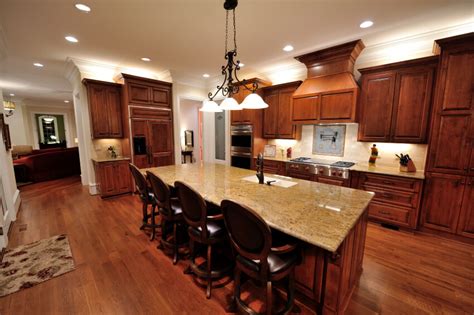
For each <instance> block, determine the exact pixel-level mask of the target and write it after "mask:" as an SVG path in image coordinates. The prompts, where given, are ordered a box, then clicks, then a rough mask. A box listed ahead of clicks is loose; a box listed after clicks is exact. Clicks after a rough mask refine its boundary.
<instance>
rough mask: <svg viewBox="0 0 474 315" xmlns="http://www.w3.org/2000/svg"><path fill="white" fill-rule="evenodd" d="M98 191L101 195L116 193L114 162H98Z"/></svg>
mask: <svg viewBox="0 0 474 315" xmlns="http://www.w3.org/2000/svg"><path fill="white" fill-rule="evenodd" d="M99 167H100V173H101V178H100V193H101V195H102V196H111V195H114V194H116V193H117V185H116V176H117V173H116V169H115V163H113V162H111V163H101V164H100V166H99Z"/></svg>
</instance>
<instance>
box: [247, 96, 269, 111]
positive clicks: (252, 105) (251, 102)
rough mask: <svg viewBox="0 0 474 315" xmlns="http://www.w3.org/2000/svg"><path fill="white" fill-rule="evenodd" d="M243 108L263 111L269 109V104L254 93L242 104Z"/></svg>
mask: <svg viewBox="0 0 474 315" xmlns="http://www.w3.org/2000/svg"><path fill="white" fill-rule="evenodd" d="M241 107H243V108H246V109H262V108H267V107H268V104H267V103H265V102H264V101H263V99H262V98H261V97H260V95H258V94H256V93H252V94H249V95H247V97H246V98H245V99H244V101H243V102H242V105H241Z"/></svg>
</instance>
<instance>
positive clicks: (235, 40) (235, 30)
mask: <svg viewBox="0 0 474 315" xmlns="http://www.w3.org/2000/svg"><path fill="white" fill-rule="evenodd" d="M232 13H233V16H234V50H235V52H237V27H236V26H235V9H234V10H232Z"/></svg>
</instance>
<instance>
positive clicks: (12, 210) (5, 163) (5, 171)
mask: <svg viewBox="0 0 474 315" xmlns="http://www.w3.org/2000/svg"><path fill="white" fill-rule="evenodd" d="M2 103H3V96H2V91H1V90H0V104H2ZM2 133H3V131H2V129H1V128H0V179H1V181H2V184H3V190H4V192H5V199H6V206H7V211H6V212H5V215H3V216H2V215H1V214H0V226H1V228H2V230H3V235H0V248H3V247H6V246H7V244H8V230H9V228H10V224H11V222H12V221H15V220H16V214H17V211H18V208H19V207H20V202H21V198H20V191H19V190H18V189H17V187H16V181H15V174H14V171H13V160H12V155H11V151H6V150H5V144H4V143H3V134H2Z"/></svg>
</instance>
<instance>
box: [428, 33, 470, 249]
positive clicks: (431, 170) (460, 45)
mask: <svg viewBox="0 0 474 315" xmlns="http://www.w3.org/2000/svg"><path fill="white" fill-rule="evenodd" d="M435 52H436V53H440V64H439V69H438V75H437V76H438V79H437V84H436V91H435V101H434V112H433V113H434V115H433V118H432V121H431V129H432V134H431V139H430V145H429V148H428V161H427V169H426V170H427V173H426V177H427V182H426V186H425V191H424V199H423V213H422V220H421V223H422V227H423V229H424V230H427V231H432V232H436V233H438V234H443V235H445V234H446V235H448V236H452V237H454V238H457V239H460V240H471V241H472V239H474V210H473V204H474V198H473V185H474V121H473V117H474V97H473V94H474V71H472V69H474V33H470V34H464V35H459V36H455V37H451V38H445V39H441V40H437V41H436V44H435Z"/></svg>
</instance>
